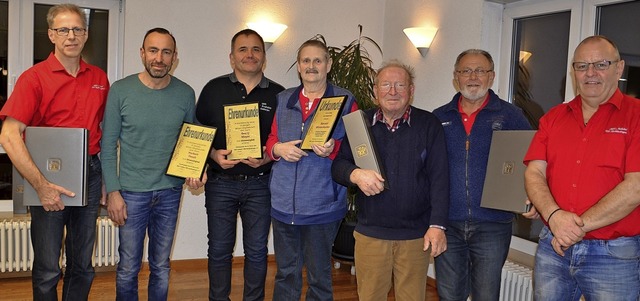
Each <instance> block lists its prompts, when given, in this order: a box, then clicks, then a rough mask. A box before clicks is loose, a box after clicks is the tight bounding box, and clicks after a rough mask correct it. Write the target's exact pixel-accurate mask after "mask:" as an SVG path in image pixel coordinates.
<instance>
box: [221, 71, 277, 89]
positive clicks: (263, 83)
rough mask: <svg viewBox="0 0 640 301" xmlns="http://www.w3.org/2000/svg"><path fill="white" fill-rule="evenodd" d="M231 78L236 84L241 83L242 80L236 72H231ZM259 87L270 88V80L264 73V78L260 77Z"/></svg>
mask: <svg viewBox="0 0 640 301" xmlns="http://www.w3.org/2000/svg"><path fill="white" fill-rule="evenodd" d="M229 79H230V80H231V82H232V83H234V84H237V83H240V80H238V77H237V76H236V73H235V72H231V73H230V74H229ZM258 87H260V88H263V89H266V88H269V80H267V78H266V77H265V76H264V73H263V74H262V78H260V82H259V83H258Z"/></svg>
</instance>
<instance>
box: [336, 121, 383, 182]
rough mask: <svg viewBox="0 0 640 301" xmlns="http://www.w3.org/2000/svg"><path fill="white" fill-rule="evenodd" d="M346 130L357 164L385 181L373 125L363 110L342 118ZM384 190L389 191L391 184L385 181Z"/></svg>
mask: <svg viewBox="0 0 640 301" xmlns="http://www.w3.org/2000/svg"><path fill="white" fill-rule="evenodd" d="M342 120H343V121H344V128H345V130H346V132H347V138H349V144H350V145H351V152H352V153H353V160H354V161H355V164H356V165H357V166H358V167H359V168H362V169H370V170H373V171H375V172H377V173H379V174H380V175H381V176H382V178H383V179H386V178H387V176H386V174H385V172H384V168H383V166H382V162H381V161H380V158H379V157H378V153H377V151H376V146H375V141H374V140H373V137H372V135H371V129H370V127H371V123H370V121H369V120H367V116H366V114H365V113H364V112H363V111H362V110H357V111H355V112H352V113H349V114H347V115H344V117H342ZM384 188H386V189H389V182H388V181H384Z"/></svg>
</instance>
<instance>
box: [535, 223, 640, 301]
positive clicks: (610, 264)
mask: <svg viewBox="0 0 640 301" xmlns="http://www.w3.org/2000/svg"><path fill="white" fill-rule="evenodd" d="M552 238H553V234H551V231H549V228H547V227H544V228H543V229H542V232H540V241H539V242H538V251H537V252H536V266H535V269H534V272H533V277H534V280H533V281H534V289H535V291H534V293H535V296H534V299H535V300H537V301H548V300H562V301H570V300H579V299H580V295H584V296H585V298H586V300H616V301H638V300H640V236H634V237H620V238H617V239H612V240H583V241H580V242H578V243H577V244H575V245H573V246H571V247H569V249H567V250H566V251H564V257H562V256H560V255H558V254H556V253H555V252H554V251H553V248H552V247H551V239H552Z"/></svg>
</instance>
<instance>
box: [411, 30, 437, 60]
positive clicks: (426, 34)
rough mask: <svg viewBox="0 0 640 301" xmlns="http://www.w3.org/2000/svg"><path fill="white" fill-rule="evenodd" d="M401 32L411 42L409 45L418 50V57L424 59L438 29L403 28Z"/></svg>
mask: <svg viewBox="0 0 640 301" xmlns="http://www.w3.org/2000/svg"><path fill="white" fill-rule="evenodd" d="M403 31H404V34H406V35H407V37H408V38H409V40H411V43H413V45H414V46H416V48H418V51H419V52H420V55H422V56H423V57H424V56H426V55H427V52H428V51H429V47H431V42H433V39H434V38H435V36H436V33H437V32H438V29H437V28H434V27H411V28H405V29H404V30H403Z"/></svg>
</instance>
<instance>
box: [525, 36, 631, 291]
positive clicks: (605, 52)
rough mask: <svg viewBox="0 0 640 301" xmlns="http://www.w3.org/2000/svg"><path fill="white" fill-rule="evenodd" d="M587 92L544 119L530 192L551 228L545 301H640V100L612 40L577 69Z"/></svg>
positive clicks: (584, 54) (535, 144)
mask: <svg viewBox="0 0 640 301" xmlns="http://www.w3.org/2000/svg"><path fill="white" fill-rule="evenodd" d="M572 67H573V71H574V75H575V81H576V84H577V87H578V92H579V95H578V96H577V97H576V98H574V99H573V100H572V101H571V102H569V103H565V104H561V105H559V106H557V107H555V108H553V109H551V110H550V111H549V112H548V113H547V114H546V115H545V116H544V117H542V119H541V120H540V128H539V130H538V132H537V133H536V135H535V137H534V139H533V141H532V142H531V146H530V147H529V151H528V153H527V155H526V156H525V159H524V162H525V164H527V165H528V167H527V170H526V172H525V186H526V190H527V194H528V196H529V199H530V200H531V202H532V203H533V204H534V205H535V207H536V208H537V210H538V211H539V212H540V216H541V217H542V218H543V219H544V221H545V224H546V227H545V228H544V229H543V230H542V232H541V233H540V241H539V244H538V250H537V252H536V264H535V270H534V283H535V299H536V300H538V301H544V300H563V301H564V300H578V299H579V298H580V295H584V296H585V297H586V298H587V300H629V301H637V300H638V296H640V273H639V272H638V270H639V263H640V222H639V221H640V207H639V206H638V205H639V204H640V156H639V155H638V154H640V101H638V100H637V99H634V98H632V97H629V96H627V95H624V94H622V93H621V92H620V90H619V89H618V79H620V76H621V75H622V72H623V70H624V61H623V60H621V59H620V54H619V51H618V48H617V47H616V45H615V44H614V43H613V42H612V41H611V40H609V39H608V38H606V37H604V36H591V37H588V38H586V39H584V40H583V41H582V42H581V43H580V44H579V45H578V47H577V48H576V50H575V53H574V58H573V63H572Z"/></svg>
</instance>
